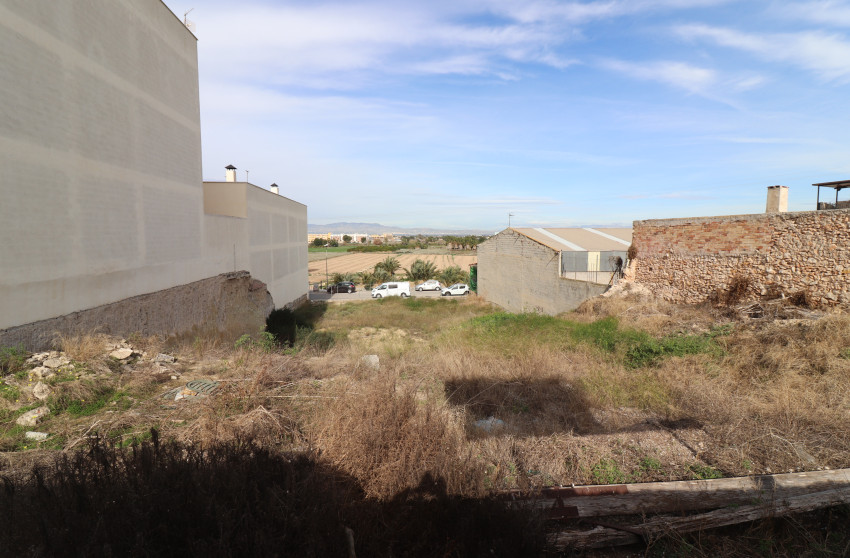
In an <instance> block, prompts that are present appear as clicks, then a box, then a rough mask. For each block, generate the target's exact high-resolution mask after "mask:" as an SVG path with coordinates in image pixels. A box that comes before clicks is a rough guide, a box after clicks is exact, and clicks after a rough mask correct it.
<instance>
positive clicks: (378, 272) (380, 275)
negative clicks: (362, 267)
mask: <svg viewBox="0 0 850 558" xmlns="http://www.w3.org/2000/svg"><path fill="white" fill-rule="evenodd" d="M372 276H373V277H374V278H375V282H376V283H383V282H384V281H389V280H390V279H392V278H393V276H392V274H391V273H390V272H388V271H387V270H386V269H384V268H383V267H381V265H380V264H377V265H376V266H375V271H373V272H372Z"/></svg>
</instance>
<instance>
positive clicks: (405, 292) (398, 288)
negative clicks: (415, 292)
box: [372, 281, 410, 298]
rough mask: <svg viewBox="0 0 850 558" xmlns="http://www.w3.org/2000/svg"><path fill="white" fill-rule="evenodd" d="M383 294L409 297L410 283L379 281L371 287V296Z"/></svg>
mask: <svg viewBox="0 0 850 558" xmlns="http://www.w3.org/2000/svg"><path fill="white" fill-rule="evenodd" d="M385 296H400V297H401V298H407V297H409V296H410V283H409V282H408V281H390V282H389V283H381V284H380V285H378V286H377V287H375V288H374V289H372V298H383V297H385Z"/></svg>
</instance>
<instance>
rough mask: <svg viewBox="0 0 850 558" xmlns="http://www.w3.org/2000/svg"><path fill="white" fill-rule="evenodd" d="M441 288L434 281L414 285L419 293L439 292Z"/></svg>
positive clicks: (438, 283)
mask: <svg viewBox="0 0 850 558" xmlns="http://www.w3.org/2000/svg"><path fill="white" fill-rule="evenodd" d="M442 289H443V286H442V285H441V284H440V282H439V281H437V280H436V279H428V280H427V281H425V282H424V283H422V284H421V285H416V290H417V291H419V292H422V291H441V290H442Z"/></svg>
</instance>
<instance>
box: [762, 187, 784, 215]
mask: <svg viewBox="0 0 850 558" xmlns="http://www.w3.org/2000/svg"><path fill="white" fill-rule="evenodd" d="M786 211H788V186H768V187H767V209H766V210H765V212H766V213H785V212H786Z"/></svg>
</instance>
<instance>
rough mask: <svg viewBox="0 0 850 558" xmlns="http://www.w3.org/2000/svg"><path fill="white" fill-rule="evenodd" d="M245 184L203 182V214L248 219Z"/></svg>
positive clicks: (246, 184)
mask: <svg viewBox="0 0 850 558" xmlns="http://www.w3.org/2000/svg"><path fill="white" fill-rule="evenodd" d="M247 188H248V183H247V182H204V213H206V214H207V215H226V216H228V217H242V218H243V219H244V218H247V217H248V197H247V194H246V193H245V190H246V189H247Z"/></svg>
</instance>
